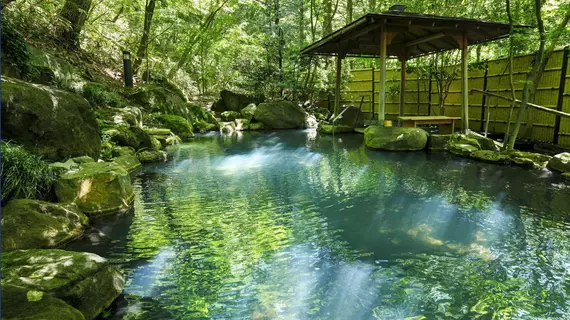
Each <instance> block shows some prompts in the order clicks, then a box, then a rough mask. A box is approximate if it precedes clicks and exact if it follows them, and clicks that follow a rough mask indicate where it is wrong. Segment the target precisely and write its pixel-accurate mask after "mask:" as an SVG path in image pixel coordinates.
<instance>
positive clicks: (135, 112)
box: [95, 107, 142, 127]
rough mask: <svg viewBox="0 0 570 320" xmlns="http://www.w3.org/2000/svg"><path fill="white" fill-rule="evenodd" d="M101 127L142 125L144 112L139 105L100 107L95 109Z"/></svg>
mask: <svg viewBox="0 0 570 320" xmlns="http://www.w3.org/2000/svg"><path fill="white" fill-rule="evenodd" d="M95 116H96V117H97V120H98V121H99V126H100V127H105V126H116V125H125V126H137V127H142V112H141V109H139V108H137V107H124V108H100V109H98V110H97V111H95Z"/></svg>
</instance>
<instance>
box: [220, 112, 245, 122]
mask: <svg viewBox="0 0 570 320" xmlns="http://www.w3.org/2000/svg"><path fill="white" fill-rule="evenodd" d="M240 115H241V114H240V113H239V112H237V111H224V112H222V113H221V114H220V118H222V121H226V122H228V121H234V120H235V119H237V118H239V116H240Z"/></svg>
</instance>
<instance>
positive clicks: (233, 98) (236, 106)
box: [212, 90, 264, 113]
mask: <svg viewBox="0 0 570 320" xmlns="http://www.w3.org/2000/svg"><path fill="white" fill-rule="evenodd" d="M220 97H221V99H220V100H218V101H217V102H216V103H215V104H214V105H213V106H212V110H213V111H216V112H220V113H221V112H224V111H235V112H241V110H242V109H243V108H245V107H246V106H248V105H249V104H250V103H260V102H262V101H263V100H264V98H263V96H253V95H247V94H241V93H235V92H232V91H229V90H222V91H220Z"/></svg>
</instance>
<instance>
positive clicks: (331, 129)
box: [317, 122, 354, 134]
mask: <svg viewBox="0 0 570 320" xmlns="http://www.w3.org/2000/svg"><path fill="white" fill-rule="evenodd" d="M317 131H318V132H320V133H324V134H334V133H346V132H354V129H353V128H352V127H351V126H346V125H336V126H333V125H332V124H327V123H323V122H319V126H318V127H317Z"/></svg>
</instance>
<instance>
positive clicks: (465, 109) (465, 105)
mask: <svg viewBox="0 0 570 320" xmlns="http://www.w3.org/2000/svg"><path fill="white" fill-rule="evenodd" d="M467 46H468V43H467V31H463V35H462V37H461V45H460V47H461V126H462V128H463V132H464V133H469V70H468V68H467V66H468V59H469V55H468V51H467Z"/></svg>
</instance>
